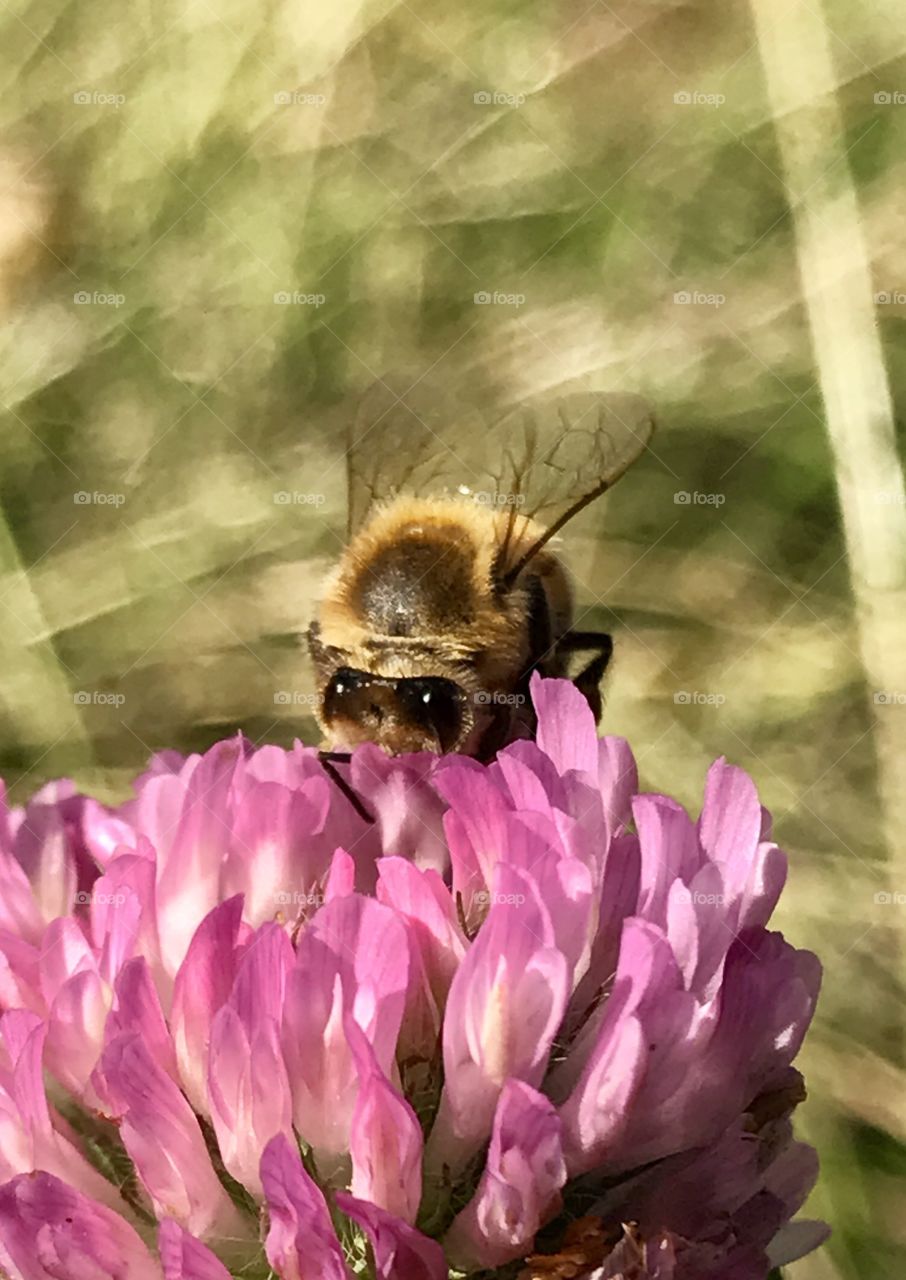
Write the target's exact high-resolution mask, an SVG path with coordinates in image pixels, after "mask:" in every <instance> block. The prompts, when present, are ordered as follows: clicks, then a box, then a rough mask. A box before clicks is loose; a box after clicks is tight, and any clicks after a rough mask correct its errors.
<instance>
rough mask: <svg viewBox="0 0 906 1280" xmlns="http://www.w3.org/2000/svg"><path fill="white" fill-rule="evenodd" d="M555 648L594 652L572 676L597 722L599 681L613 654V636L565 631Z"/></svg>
mask: <svg viewBox="0 0 906 1280" xmlns="http://www.w3.org/2000/svg"><path fill="white" fill-rule="evenodd" d="M557 649H558V652H559V653H561V654H564V655H565V654H569V653H594V655H595V656H594V657H593V658H592V660H591V661H590V662H589V663H587V664H586V666H584V667H583V668H582V670H581V671H580V672H579V674H578V675H576V676H574V677H573V684H574V685H575V686H576V688H577V689H578V690H579V692H580V693H581V694H582V695H583V696H584V698H585V701H586V702H587V703H588V705H589V706H590V707H591V709H592V712H593V713H594V717H595V721H596V722H597V721H598V720H600V719H601V708H602V701H601V681H602V679H603V678H604V672H605V671H606V670H607V667H608V664H609V662H610V659H611V657H612V656H613V637H612V636H609V635H607V634H606V633H605V632H603V631H567V632H566V634H565V635H564V636H561V638H560V643H559V644H558V646H557Z"/></svg>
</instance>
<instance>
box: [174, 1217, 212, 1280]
mask: <svg viewBox="0 0 906 1280" xmlns="http://www.w3.org/2000/svg"><path fill="white" fill-rule="evenodd" d="M157 1247H158V1251H159V1253H160V1260H161V1262H162V1264H163V1268H164V1280H230V1273H229V1271H227V1269H226V1267H225V1266H224V1265H223V1263H222V1262H220V1261H219V1260H218V1259H217V1258H215V1257H214V1255H213V1253H211V1251H210V1249H207V1248H206V1247H205V1246H204V1245H203V1244H202V1243H201V1241H200V1240H196V1239H195V1237H194V1236H190V1235H189V1233H188V1232H187V1231H183V1229H182V1227H181V1226H180V1225H179V1223H178V1222H174V1221H173V1219H172V1218H165V1219H164V1220H163V1222H162V1223H161V1224H160V1232H159V1235H158V1244H157Z"/></svg>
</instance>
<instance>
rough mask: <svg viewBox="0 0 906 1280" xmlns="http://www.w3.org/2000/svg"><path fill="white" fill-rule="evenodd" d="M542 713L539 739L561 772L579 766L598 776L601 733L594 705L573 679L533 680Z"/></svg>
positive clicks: (537, 708) (537, 707)
mask: <svg viewBox="0 0 906 1280" xmlns="http://www.w3.org/2000/svg"><path fill="white" fill-rule="evenodd" d="M531 694H532V702H533V704H534V707H535V711H536V712H537V715H538V731H537V733H536V735H535V741H536V742H537V743H538V746H539V747H540V749H541V750H542V751H543V752H544V754H545V755H546V756H548V757H549V758H550V759H551V760H552V761H553V762H554V764H555V765H556V767H557V769H558V771H559V772H560V773H566V772H567V771H568V770H570V769H575V770H577V771H578V772H579V773H588V774H592V775H594V776H597V772H598V734H597V730H596V727H595V718H594V716H593V715H592V713H591V708H590V707H589V705H588V703H587V702H586V701H585V698H584V697H583V695H582V694H581V693H580V692H579V690H578V689H577V688H576V686H575V685H574V684H573V682H572V681H571V680H543V679H542V678H541V677H540V676H539V675H538V674H537V673H535V674H533V676H532V679H531Z"/></svg>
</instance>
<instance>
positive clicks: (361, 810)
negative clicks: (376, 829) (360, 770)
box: [318, 751, 374, 824]
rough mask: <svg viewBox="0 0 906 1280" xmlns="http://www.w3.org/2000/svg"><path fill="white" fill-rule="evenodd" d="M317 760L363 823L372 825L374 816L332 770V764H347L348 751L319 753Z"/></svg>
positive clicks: (349, 758)
mask: <svg viewBox="0 0 906 1280" xmlns="http://www.w3.org/2000/svg"><path fill="white" fill-rule="evenodd" d="M318 759H319V761H320V762H321V764H322V765H323V766H324V771H325V773H326V774H327V775H328V777H329V778H330V780H331V782H333V783H334V785H335V786H336V787H338V788H339V790H340V791H342V793H343V795H344V796H345V797H346V799H347V800H348V801H349V803H350V804H351V805H352V807H353V809H355V811H356V813H357V814H358V815H359V817H360V818H363V819H364V820H365V822H370V823H372V824H373V823H374V814H372V813H369V812H368V810H367V809H366V808H365V806H364V805H363V804H362V801H361V799H360V798H359V796H357V795H356V793H355V791H353V789H352V787H351V786H350V785H349V783H348V782H347V781H346V779H345V778H344V777H343V776H342V774H341V773H339V771H338V770H337V769H335V768H334V762H336V763H338V764H348V763H349V761H350V760H351V759H352V756H351V755H350V753H349V752H348V751H319V752H318Z"/></svg>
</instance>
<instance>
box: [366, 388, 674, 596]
mask: <svg viewBox="0 0 906 1280" xmlns="http://www.w3.org/2000/svg"><path fill="white" fill-rule="evenodd" d="M653 430H654V417H653V414H652V412H651V409H650V407H649V405H648V404H647V402H646V401H644V400H643V399H641V398H640V397H638V396H634V395H628V394H625V395H624V394H613V393H610V394H607V393H603V392H595V391H586V390H583V391H570V392H567V393H566V394H562V393H561V394H551V393H545V394H544V395H541V396H535V397H533V398H532V399H531V400H526V401H523V402H522V403H521V404H519V405H516V406H515V407H512V408H509V409H503V410H498V411H497V412H494V411H493V410H491V411H488V410H487V409H482V408H481V407H479V406H478V405H476V404H475V403H474V400H473V399H471V398H470V397H468V396H466V395H465V394H464V395H462V396H460V397H458V398H457V399H456V400H452V399H451V397H450V395H449V394H448V393H447V392H445V391H438V390H437V389H436V388H435V387H432V386H429V385H427V384H426V383H424V382H419V383H416V384H415V385H414V386H411V387H409V388H406V386H405V380H403V382H398V381H397V382H394V381H390V380H382V381H381V382H380V383H376V384H375V385H374V387H372V388H371V390H370V391H369V392H368V393H366V395H365V397H364V398H363V400H362V402H361V406H360V411H359V413H358V414H357V415H356V418H355V421H354V425H353V429H352V437H351V439H350V442H349V453H348V467H349V503H350V528H351V530H355V529H356V528H358V527H359V526H360V525H361V523H362V521H363V520H364V519H365V517H366V515H367V513H368V510H369V508H370V506H371V504H372V503H373V502H374V501H376V500H379V499H381V498H385V497H391V496H393V495H394V494H396V493H400V492H407V493H415V494H430V493H434V494H437V493H443V492H444V491H446V492H449V493H454V494H456V493H458V494H461V495H462V496H464V497H469V496H471V497H473V498H475V499H477V500H479V501H484V502H486V503H489V504H491V505H495V506H498V507H499V508H500V509H505V510H507V511H508V513H509V520H508V522H507V526H506V531H505V534H504V536H503V541H502V546H501V554H500V557H499V560H498V563H499V565H500V567H501V573H502V578H503V582H504V585H508V584H509V583H511V582H513V581H515V579H516V578H517V577H518V575H519V573H520V572H521V571H522V569H523V568H524V567H525V566H526V564H528V562H529V561H530V560H531V559H532V557H533V556H534V555H536V554H537V552H538V551H540V549H541V548H542V547H543V546H544V544H545V543H546V542H547V541H548V540H549V539H550V538H552V537H553V536H554V534H556V533H557V532H559V530H560V529H562V528H563V526H564V525H565V524H566V523H567V522H568V521H569V520H571V519H572V517H573V516H574V515H576V514H577V513H578V512H579V511H581V510H582V508H583V507H586V506H588V504H589V503H590V502H593V501H594V500H595V498H598V497H600V495H601V494H602V493H605V492H606V491H607V490H608V489H609V488H611V486H612V485H614V484H616V482H617V480H619V479H620V477H621V476H623V475H624V474H625V472H626V471H627V470H628V469H629V467H630V466H631V465H632V464H633V462H635V461H636V459H637V458H638V457H639V456H640V454H641V453H643V452H644V450H645V448H646V446H647V444H648V442H649V440H650V439H651V434H652V432H653ZM526 517H528V518H536V519H537V520H538V521H539V522H540V523H542V524H543V525H544V526H545V530H544V533H543V534H542V536H541V537H539V538H538V539H536V540H535V541H534V542H533V543H532V544H530V545H529V547H528V548H527V549H525V547H524V540H523V539H521V538H519V537H518V534H519V531H520V528H524V525H525V518H526ZM516 545H519V546H520V550H519V554H518V558H514V555H512V554H511V553H510V548H511V547H514V546H516Z"/></svg>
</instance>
